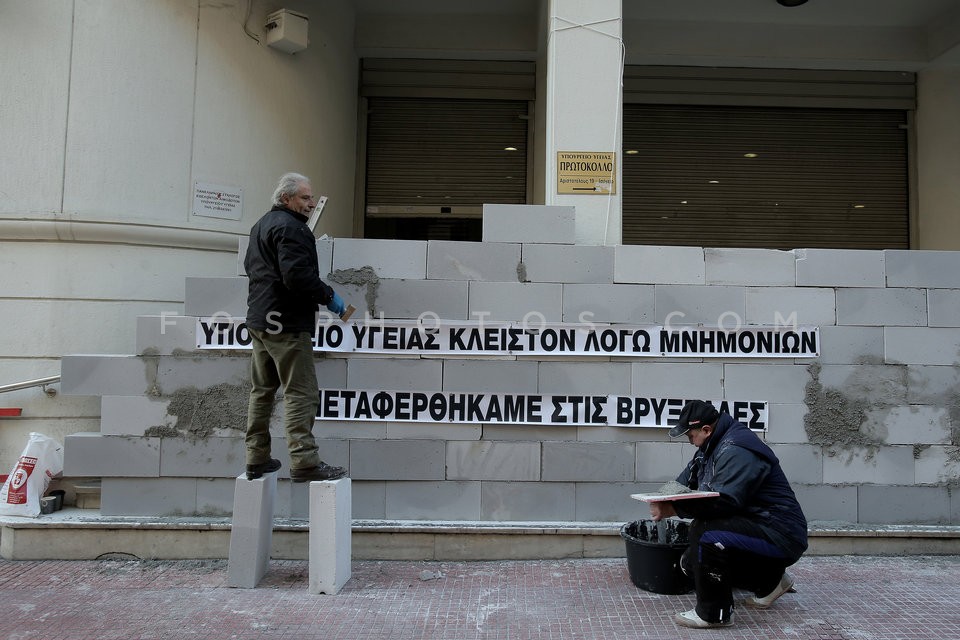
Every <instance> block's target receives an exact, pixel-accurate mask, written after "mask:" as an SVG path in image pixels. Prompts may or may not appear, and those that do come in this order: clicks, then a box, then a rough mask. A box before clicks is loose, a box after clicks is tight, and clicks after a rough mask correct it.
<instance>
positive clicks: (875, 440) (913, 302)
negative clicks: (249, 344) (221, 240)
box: [62, 206, 960, 524]
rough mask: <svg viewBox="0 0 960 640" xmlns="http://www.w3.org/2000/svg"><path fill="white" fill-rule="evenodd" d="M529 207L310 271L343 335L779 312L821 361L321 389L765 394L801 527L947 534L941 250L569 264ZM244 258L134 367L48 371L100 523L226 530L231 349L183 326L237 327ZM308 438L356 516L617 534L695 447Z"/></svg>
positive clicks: (68, 463)
mask: <svg viewBox="0 0 960 640" xmlns="http://www.w3.org/2000/svg"><path fill="white" fill-rule="evenodd" d="M526 211H527V208H526V207H507V206H496V207H487V208H486V209H485V219H484V233H483V235H484V242H481V243H466V242H448V241H429V242H413V241H392V240H360V239H335V240H322V241H318V243H317V250H318V255H319V257H320V263H321V270H322V272H323V273H329V275H328V276H327V278H326V279H327V281H328V282H330V284H332V285H333V286H334V287H335V288H336V289H337V290H338V291H339V292H340V293H341V295H342V296H343V298H344V299H345V300H346V301H348V302H350V303H351V304H353V305H354V306H356V307H357V308H358V312H357V313H358V316H356V317H362V316H363V314H364V313H366V312H369V313H371V314H372V315H377V314H381V313H382V314H383V315H384V316H385V317H386V318H398V319H410V318H416V317H418V316H419V315H420V314H421V313H423V312H425V311H433V312H435V313H437V315H439V316H440V317H441V318H443V319H447V320H471V319H476V318H477V317H478V315H477V314H486V315H485V316H484V317H485V318H486V319H487V320H490V321H514V320H521V319H522V318H523V317H524V316H525V315H526V314H527V313H528V312H531V311H535V312H539V313H540V314H542V315H543V317H544V318H546V320H547V321H550V322H578V321H579V319H580V314H581V313H583V312H590V313H592V314H593V316H592V320H593V321H594V322H598V323H622V324H633V325H636V324H662V323H665V322H667V321H672V322H673V323H675V324H697V323H702V324H704V325H708V326H710V325H713V326H716V325H717V324H718V318H720V317H721V316H722V315H723V314H728V315H727V316H726V317H727V318H728V319H729V318H730V317H733V316H732V315H730V314H733V315H735V316H736V317H738V318H741V319H742V320H743V322H744V323H745V324H751V325H772V324H775V323H776V322H777V321H778V319H781V318H790V317H794V319H795V320H796V322H797V323H799V324H801V325H816V326H819V328H820V337H821V355H820V357H819V358H815V359H796V360H792V359H787V360H784V359H763V358H740V359H737V358H729V359H723V358H706V359H703V358H630V357H613V358H611V357H593V356H590V357H586V356H579V357H568V358H563V357H557V356H543V357H534V356H520V357H496V358H482V357H463V356H460V357H429V358H428V357H422V358H421V357H410V356H406V357H387V356H363V357H360V356H354V357H351V356H347V355H342V354H319V355H318V358H317V361H316V368H317V374H318V378H319V380H320V385H321V386H323V387H331V388H350V389H391V390H421V391H437V390H443V391H478V392H488V393H571V394H573V393H576V394H633V395H637V396H647V397H678V396H679V397H688V398H690V397H702V398H731V399H757V400H764V401H766V402H767V403H769V405H768V406H769V429H768V431H767V433H766V434H765V438H766V440H767V442H768V443H770V444H771V445H772V447H773V448H774V450H775V451H776V452H777V454H778V456H779V457H780V459H781V461H782V464H783V467H784V469H785V470H786V472H787V475H788V476H789V477H790V479H791V481H792V483H793V486H794V488H795V490H796V492H797V494H798V496H799V498H800V500H801V502H802V504H803V506H804V509H805V511H806V513H807V516H808V518H809V519H810V520H811V521H848V522H858V523H880V524H908V523H909V524H946V523H952V524H957V523H960V497H958V494H957V490H956V487H957V484H958V481H960V453H958V451H960V449H958V445H960V429H958V426H960V368H958V361H960V356H958V353H960V253H955V252H933V251H846V250H822V249H807V250H795V251H790V252H784V251H772V250H759V249H710V248H700V247H660V246H616V247H610V246H573V224H572V210H571V208H569V207H559V208H555V210H551V208H549V207H547V208H545V207H535V208H533V209H532V210H530V216H531V217H529V218H527V217H525V213H526ZM551 216H552V218H551ZM551 219H552V220H554V222H555V223H550V222H549V220H551ZM243 244H244V243H241V248H240V256H241V258H242V255H243V250H244V247H243ZM239 264H240V268H239V269H238V274H239V275H238V276H237V277H235V278H205V277H203V274H197V277H194V278H188V279H187V281H186V302H185V313H186V315H185V316H176V317H173V316H164V317H160V316H144V317H140V318H137V319H136V323H137V345H136V350H135V353H134V354H131V355H120V356H106V355H75V356H68V357H65V358H64V359H63V370H62V374H63V382H62V390H63V392H64V393H68V394H75V395H87V396H100V398H101V403H102V422H101V429H100V431H99V432H98V433H82V434H77V435H73V436H68V437H67V440H66V443H65V444H66V450H65V475H67V476H77V477H79V476H102V478H103V484H102V487H103V489H102V491H103V493H102V497H101V504H102V513H104V514H110V515H114V514H116V515H190V514H196V515H226V514H230V512H231V509H232V504H231V503H232V499H233V486H234V478H236V476H237V475H238V473H240V472H242V470H243V465H244V455H243V453H244V449H243V446H244V445H243V430H244V420H245V414H246V402H247V390H248V385H249V382H248V373H247V367H248V355H247V353H246V352H244V351H198V350H197V349H196V341H195V336H194V332H195V323H196V317H198V316H209V315H213V314H216V313H218V312H219V313H225V314H227V315H234V316H241V315H243V314H244V312H245V309H246V304H245V296H246V279H245V278H244V277H243V271H242V260H240V261H239ZM678 314H683V315H682V316H680V315H678ZM680 318H682V319H680ZM131 322H134V319H131ZM272 429H273V433H274V448H273V451H274V455H275V456H276V457H279V458H280V459H281V460H282V462H283V468H282V470H281V472H280V476H279V477H280V485H279V491H278V496H277V501H278V502H277V513H278V514H279V515H283V516H290V517H294V518H306V517H307V508H308V501H309V496H308V495H307V485H300V484H292V483H291V482H289V459H288V457H287V455H286V446H285V443H284V440H283V429H282V421H281V418H280V408H279V407H278V410H277V411H276V412H275V416H274V424H273V427H272ZM314 433H315V434H316V435H317V437H318V438H319V442H320V447H321V454H322V456H323V458H324V459H325V460H326V461H327V462H329V463H332V464H337V465H342V466H345V467H348V468H349V471H350V477H351V479H352V483H353V505H352V506H353V517H354V518H361V519H405V520H406V519H409V520H430V521H436V520H497V521H508V520H509V521H518V520H519V521H618V522H622V521H627V520H633V519H637V518H639V517H644V516H645V515H646V509H645V506H644V505H642V504H641V503H638V502H636V501H634V500H632V499H630V498H629V495H630V494H631V493H636V492H643V491H651V490H655V489H657V488H658V487H659V486H660V485H661V484H662V483H663V482H665V481H667V480H670V479H672V478H674V477H675V476H676V474H677V473H678V472H679V470H680V469H681V468H682V466H683V465H684V464H685V462H686V460H687V459H688V458H689V457H690V456H691V455H692V453H693V449H692V447H690V445H688V444H686V443H685V442H683V443H681V442H675V441H671V440H670V439H669V438H668V436H667V434H666V433H665V430H664V429H659V428H616V427H607V426H603V427H596V426H591V427H564V426H536V425H501V424H442V425H436V424H426V423H391V422H363V423H361V422H342V423H337V422H317V423H316V427H315V429H314Z"/></svg>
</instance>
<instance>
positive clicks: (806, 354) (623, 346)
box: [196, 316, 820, 358]
mask: <svg viewBox="0 0 960 640" xmlns="http://www.w3.org/2000/svg"><path fill="white" fill-rule="evenodd" d="M196 335H197V348H199V349H249V348H250V342H251V339H250V334H249V332H248V331H247V327H246V324H244V320H243V318H228V317H216V316H214V317H209V318H197V332H196ZM314 350H316V351H327V352H335V353H378V354H403V355H415V354H422V355H478V356H491V355H499V356H503V355H514V356H516V355H535V356H633V357H688V358H689V357H703V358H714V357H715V358H719V357H726V358H816V357H818V356H819V355H820V329H819V327H753V326H751V327H739V328H736V329H723V328H710V327H703V326H695V327H693V326H681V327H669V328H668V327H665V326H659V325H656V326H628V325H609V324H608V325H600V324H540V325H536V326H535V327H533V326H531V325H529V324H523V323H492V322H487V323H460V322H446V321H440V322H436V323H431V324H421V323H417V322H414V321H376V322H371V321H362V320H361V321H351V322H340V321H332V320H331V321H326V322H323V323H320V324H318V325H317V330H316V332H315V334H314Z"/></svg>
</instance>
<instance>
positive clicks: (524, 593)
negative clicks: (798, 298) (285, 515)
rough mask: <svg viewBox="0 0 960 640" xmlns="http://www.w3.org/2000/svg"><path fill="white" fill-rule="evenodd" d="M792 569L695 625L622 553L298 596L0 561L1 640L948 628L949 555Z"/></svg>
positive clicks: (121, 570) (821, 560)
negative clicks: (711, 625)
mask: <svg viewBox="0 0 960 640" xmlns="http://www.w3.org/2000/svg"><path fill="white" fill-rule="evenodd" d="M791 573H793V574H794V575H795V577H796V578H797V589H798V592H797V593H792V594H787V595H785V596H784V597H783V598H782V599H781V600H780V601H779V602H778V603H777V604H776V605H775V606H774V607H772V608H771V609H768V610H766V611H754V610H750V609H747V608H745V607H740V608H738V609H737V610H736V612H735V614H734V621H735V625H734V626H733V627H730V628H725V629H714V630H705V631H704V630H692V629H684V628H680V627H677V626H676V625H675V624H674V623H673V621H672V616H673V614H674V612H676V611H680V610H682V609H689V608H690V607H692V606H693V595H692V594H691V595H682V596H668V595H659V594H654V593H649V592H646V591H643V590H640V589H637V588H636V587H635V586H633V584H632V583H631V582H630V577H629V574H628V572H627V566H626V560H625V559H603V560H581V559H578V560H537V561H502V562H398V561H391V562H377V561H356V562H354V563H353V567H352V577H351V579H350V581H349V582H348V583H347V584H346V586H345V587H344V588H343V589H342V590H341V591H340V593H339V594H337V595H311V594H310V593H309V591H308V590H307V584H308V564H307V562H305V561H272V562H271V564H270V569H269V571H268V573H267V575H266V576H265V577H264V579H263V581H262V582H261V583H260V585H259V587H258V588H256V589H234V588H229V587H227V586H226V577H227V563H226V561H225V560H199V561H198V560H190V561H187V560H183V561H139V560H116V559H107V560H95V561H10V560H0V611H2V615H0V639H4V640H26V639H31V640H34V639H51V640H52V639H55V638H56V639H65V640H67V639H68V640H86V639H91V640H92V639H97V640H110V639H124V640H128V639H129V640H133V639H144V640H145V639H157V640H161V639H162V640H167V639H175V638H202V639H204V640H245V639H253V638H269V639H273V640H293V639H299V638H323V639H324V640H336V639H341V638H342V639H344V640H347V639H349V640H353V639H360V640H368V639H369V640H381V639H383V640H386V639H390V640H405V639H409V640H420V639H426V638H438V639H444V640H470V639H478V640H481V639H482V640H494V639H496V640H507V639H517V640H520V639H536V640H560V639H567V638H571V639H572V638H581V639H586V640H592V639H597V640H627V639H632V638H671V639H672V638H706V637H709V638H723V639H731V640H733V639H751V640H776V639H789V640H796V639H810V640H872V639H884V638H889V639H891V640H894V639H895V640H912V639H923V640H950V639H960V588H958V585H960V557H958V556H909V557H865V556H836V557H827V556H811V557H806V558H803V559H801V561H800V562H799V563H798V564H797V565H795V566H794V567H793V568H792V569H791ZM438 574H439V575H438Z"/></svg>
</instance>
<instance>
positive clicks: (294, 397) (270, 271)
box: [243, 173, 346, 482]
mask: <svg viewBox="0 0 960 640" xmlns="http://www.w3.org/2000/svg"><path fill="white" fill-rule="evenodd" d="M315 206H316V200H315V199H314V197H313V190H312V188H311V186H310V180H309V179H308V178H307V177H306V176H303V175H300V174H299V173H287V174H284V175H283V176H282V177H281V178H280V182H279V183H278V184H277V188H276V190H275V191H274V193H273V208H272V209H271V210H270V211H268V212H267V213H266V214H264V216H263V217H262V218H260V220H258V221H257V223H256V224H255V225H253V228H252V229H251V230H250V244H249V246H248V247H247V254H246V256H245V257H244V261H243V264H244V267H245V268H246V272H247V278H249V290H248V294H247V329H248V330H249V332H250V337H251V339H252V346H253V355H252V356H251V359H250V381H251V382H252V384H253V388H252V389H251V390H250V402H249V407H248V413H247V432H246V446H247V454H246V462H247V478H248V479H250V480H254V479H256V478H259V477H261V476H263V474H264V473H272V472H274V471H277V470H278V469H279V468H280V461H279V460H276V459H274V458H271V457H270V414H271V413H272V412H273V402H274V397H275V396H276V393H277V390H278V389H280V388H281V387H282V388H283V405H284V427H285V430H286V437H287V448H288V450H289V453H290V478H291V480H293V481H294V482H309V481H313V480H334V479H336V478H341V477H343V476H344V475H346V471H345V470H344V469H343V468H341V467H335V466H332V465H329V464H327V463H325V462H323V461H322V460H321V459H320V455H319V451H318V447H317V442H316V439H315V438H314V437H313V423H314V419H315V417H316V412H317V403H318V402H319V388H318V385H317V375H316V371H315V370H314V358H313V333H314V329H315V327H316V313H317V310H318V308H319V305H324V306H325V307H326V308H327V309H328V310H329V311H330V312H331V313H334V314H336V315H338V316H339V315H341V314H343V311H344V304H343V300H341V299H340V296H338V295H337V294H336V292H334V290H333V289H332V288H331V287H330V286H329V285H327V284H326V283H325V282H323V280H321V279H320V269H319V265H318V262H317V248H316V239H315V238H314V236H313V232H312V231H311V230H310V228H309V227H308V226H307V224H306V223H307V220H308V219H309V216H310V213H311V212H312V211H313V209H314V207H315Z"/></svg>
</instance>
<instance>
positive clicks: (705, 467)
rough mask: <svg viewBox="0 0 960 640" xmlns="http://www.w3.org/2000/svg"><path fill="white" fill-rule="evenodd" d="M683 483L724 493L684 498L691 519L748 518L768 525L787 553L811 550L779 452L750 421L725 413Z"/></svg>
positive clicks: (794, 555) (683, 510)
mask: <svg viewBox="0 0 960 640" xmlns="http://www.w3.org/2000/svg"><path fill="white" fill-rule="evenodd" d="M677 482H679V483H680V484H683V485H685V486H688V487H690V488H691V489H698V490H700V491H719V492H720V497H719V498H704V499H702V500H678V501H676V502H674V503H673V504H674V507H675V508H676V511H677V514H678V515H680V516H681V517H685V518H705V519H707V520H710V519H713V518H726V517H735V516H739V517H743V518H747V519H749V520H751V521H753V522H755V523H756V524H757V525H759V526H760V528H761V529H762V530H763V532H764V533H765V534H766V535H767V537H768V538H769V539H770V542H772V543H773V544H774V545H776V546H777V547H778V548H779V549H780V550H781V551H783V553H784V556H785V557H787V558H789V559H791V560H794V561H795V560H797V559H798V558H799V557H800V556H801V555H802V554H803V552H804V551H806V549H807V519H806V517H805V516H804V515H803V510H802V509H801V508H800V503H798V502H797V498H796V496H795V495H794V493H793V489H791V488H790V483H789V482H788V481H787V477H786V475H784V473H783V470H782V469H781V468H780V461H779V460H778V459H777V456H776V455H775V454H774V453H773V451H772V450H771V449H770V447H768V446H767V445H766V444H765V443H764V442H763V441H762V440H760V438H758V437H757V435H756V434H755V433H753V432H752V431H750V429H748V428H747V427H746V426H744V425H743V424H741V423H739V422H737V421H736V420H734V419H733V418H731V417H730V416H729V415H728V414H726V413H723V414H720V418H719V420H717V424H716V426H715V427H714V432H713V434H712V435H711V436H710V439H709V440H707V442H706V443H705V444H704V445H703V446H702V447H701V448H700V449H698V450H697V453H696V455H694V457H693V459H692V460H691V461H690V463H689V464H688V465H687V468H686V469H684V470H683V472H682V473H681V474H680V475H679V476H678V477H677Z"/></svg>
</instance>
